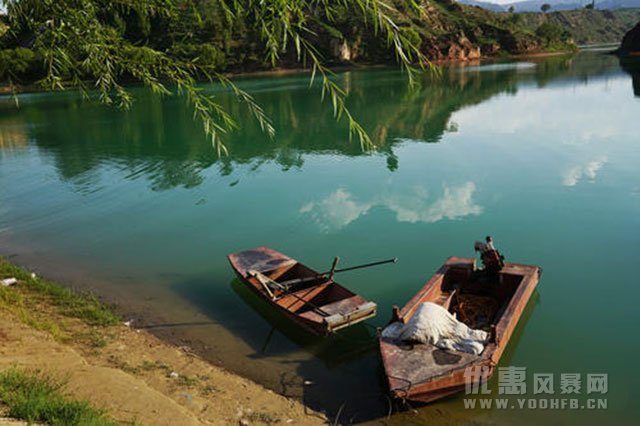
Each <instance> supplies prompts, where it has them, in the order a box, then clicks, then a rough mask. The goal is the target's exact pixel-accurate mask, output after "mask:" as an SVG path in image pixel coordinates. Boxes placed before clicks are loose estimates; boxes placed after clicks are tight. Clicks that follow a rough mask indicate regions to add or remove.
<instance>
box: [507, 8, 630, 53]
mask: <svg viewBox="0 0 640 426" xmlns="http://www.w3.org/2000/svg"><path fill="white" fill-rule="evenodd" d="M519 15H521V16H522V21H521V22H522V25H523V26H524V27H526V28H528V29H529V30H535V28H538V27H539V26H540V25H541V24H543V23H545V22H550V23H552V24H555V25H558V26H560V27H562V28H563V29H564V30H566V31H567V32H569V33H570V34H571V36H572V37H573V39H574V40H575V42H576V43H577V44H597V43H619V42H620V40H622V37H624V35H625V34H626V32H627V31H629V30H630V29H631V28H633V27H634V25H636V24H637V23H638V22H640V8H638V9H619V10H587V9H580V10H564V11H559V12H548V13H520V14H519Z"/></svg>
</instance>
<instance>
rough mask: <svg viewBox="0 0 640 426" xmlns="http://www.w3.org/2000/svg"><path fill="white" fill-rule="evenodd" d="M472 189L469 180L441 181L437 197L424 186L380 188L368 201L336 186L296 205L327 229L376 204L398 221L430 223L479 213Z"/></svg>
mask: <svg viewBox="0 0 640 426" xmlns="http://www.w3.org/2000/svg"><path fill="white" fill-rule="evenodd" d="M475 191H476V186H475V184H474V183H473V182H466V183H463V184H461V185H447V184H445V185H443V188H442V194H441V195H439V196H438V197H437V198H436V197H432V196H430V194H429V191H428V190H427V188H425V187H424V186H417V187H415V188H413V189H412V190H409V191H406V192H405V193H403V192H401V191H391V190H389V189H387V190H385V189H382V191H381V193H380V194H377V195H375V196H374V198H373V199H372V200H370V201H367V202H358V201H356V200H355V199H354V197H353V195H352V194H351V193H350V192H349V191H347V190H345V189H344V188H339V189H337V190H335V191H334V192H332V193H331V194H329V195H328V196H326V197H325V198H323V199H321V200H319V201H312V202H309V203H307V204H305V205H304V206H302V207H301V208H300V213H302V214H305V215H309V216H310V217H311V218H313V220H314V221H315V222H316V223H318V225H319V226H320V227H321V228H322V230H324V231H327V232H328V231H336V230H338V229H341V228H344V227H345V226H347V225H349V224H350V223H351V222H353V221H355V220H356V219H358V218H359V217H360V216H363V215H365V214H367V213H368V212H369V210H370V209H371V208H373V207H376V206H381V207H385V208H387V209H389V210H390V211H392V212H393V213H395V217H396V220H397V221H398V222H408V223H417V222H423V223H434V222H438V221H440V220H442V219H460V218H463V217H465V216H469V215H479V214H480V213H482V207H481V206H479V205H477V204H476V203H475V202H474V201H473V194H474V192H475Z"/></svg>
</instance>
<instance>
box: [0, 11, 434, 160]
mask: <svg viewBox="0 0 640 426" xmlns="http://www.w3.org/2000/svg"><path fill="white" fill-rule="evenodd" d="M394 3H399V4H401V5H402V7H403V8H405V9H409V10H412V11H413V13H415V14H420V13H422V11H421V9H420V7H419V2H418V1H416V0H404V1H400V2H394ZM5 5H6V8H7V16H6V17H4V20H5V25H6V26H7V27H8V30H6V31H5V32H4V34H2V33H0V58H2V60H0V81H3V80H4V81H6V82H8V83H9V85H10V86H12V87H15V85H16V84H18V83H22V82H24V80H25V79H26V80H29V79H32V80H33V81H34V82H36V83H37V84H38V85H39V86H40V87H42V88H43V89H46V90H64V89H67V88H72V87H73V88H78V89H80V90H81V91H82V93H83V94H84V95H85V96H86V97H92V96H97V98H98V99H99V100H100V101H101V102H103V103H105V104H110V105H111V104H113V105H117V106H118V107H120V108H125V109H126V108H128V107H129V106H130V105H131V102H132V101H133V99H132V95H131V93H130V91H129V90H128V89H127V85H126V83H128V82H139V83H142V84H144V85H145V86H146V87H148V88H150V89H151V90H153V91H154V92H156V93H160V94H163V95H169V94H172V93H179V94H182V95H185V96H186V98H187V99H188V101H189V102H190V104H191V105H192V107H193V110H194V116H195V117H196V118H197V119H198V120H200V121H201V123H202V124H203V126H204V130H205V132H206V134H207V135H208V136H209V137H210V138H211V141H212V143H213V144H214V146H215V147H216V148H217V149H218V150H219V152H223V151H225V150H226V148H225V146H224V143H223V139H221V137H223V135H224V134H226V133H228V132H229V131H231V130H233V129H235V128H237V127H238V126H239V123H238V122H237V119H236V117H234V116H233V115H232V114H231V113H230V112H229V111H227V110H226V109H225V108H224V107H223V106H222V105H221V104H219V103H218V102H217V101H216V98H215V97H214V96H213V95H211V94H207V93H206V92H205V91H204V90H203V89H202V88H201V87H199V86H198V85H197V83H198V81H201V80H208V81H216V82H219V83H220V84H222V85H223V86H225V87H227V88H228V89H229V90H232V91H233V93H234V94H235V96H236V97H237V100H238V101H239V102H241V103H243V104H244V105H245V106H246V107H247V108H248V109H249V111H250V112H251V113H252V115H253V117H254V118H255V119H256V120H257V121H258V122H259V124H260V126H261V127H262V129H263V130H264V131H265V132H266V133H267V134H268V135H270V136H273V134H274V132H275V129H274V127H273V125H272V123H271V120H270V118H269V117H268V116H267V115H266V114H265V113H264V111H263V110H262V108H261V107H260V105H258V104H257V103H256V102H255V101H254V100H253V98H252V97H251V96H250V95H249V94H248V93H246V92H244V91H243V90H241V89H240V88H238V87H237V86H236V85H235V84H234V83H233V82H232V81H231V80H229V78H228V77H227V76H226V75H225V74H223V73H222V71H223V70H224V69H225V67H227V66H228V65H229V62H232V61H235V60H237V58H238V57H241V56H242V58H243V63H244V64H246V63H250V62H251V61H252V60H253V61H255V62H257V63H259V62H267V63H270V64H271V65H276V63H278V62H279V61H281V60H283V59H287V60H291V61H296V62H298V63H299V64H300V65H302V66H305V67H308V68H309V69H310V71H311V81H312V82H313V81H314V80H315V79H318V80H320V81H321V84H322V87H323V98H324V97H326V98H327V99H328V100H329V101H330V102H331V105H332V107H333V111H334V114H335V116H336V118H337V119H346V120H347V121H348V124H349V129H350V135H355V136H356V137H358V138H359V140H360V142H361V144H362V145H363V146H370V145H371V143H372V142H371V140H370V138H369V136H368V135H367V133H366V132H365V131H364V129H363V128H362V127H361V126H360V124H359V123H358V121H356V119H355V118H354V117H353V116H352V115H351V113H350V112H349V110H348V108H347V107H346V104H345V97H346V92H345V90H344V89H343V88H342V87H341V86H340V85H339V84H338V83H337V82H336V80H335V79H334V78H333V74H332V72H331V71H330V69H329V68H328V65H327V63H326V55H325V52H326V50H327V47H326V46H325V45H324V44H323V38H322V37H320V36H319V34H320V33H321V32H327V31H338V32H339V31H340V30H339V29H337V28H336V23H337V22H340V23H341V24H344V25H348V24H349V22H350V21H354V20H357V21H358V22H359V23H360V24H364V25H366V26H367V28H369V30H370V32H371V33H372V34H374V35H375V38H376V39H377V40H378V41H379V42H380V43H382V44H384V45H385V46H387V47H388V48H389V49H390V51H392V52H393V54H394V55H395V58H396V60H397V61H398V63H399V64H400V65H401V66H402V67H403V68H404V69H405V70H406V71H407V74H408V76H409V79H410V81H412V79H413V76H414V73H415V72H416V71H417V69H418V68H424V67H425V66H428V61H427V60H426V58H425V57H424V55H423V54H422V53H421V52H420V50H419V46H417V45H416V43H417V42H419V38H418V40H417V41H416V39H415V37H412V34H411V32H410V31H405V30H403V28H400V27H399V26H398V25H396V23H395V22H394V14H395V13H396V10H395V9H394V7H392V5H390V4H388V3H386V2H384V1H381V0H271V1H264V0H5ZM240 39H242V40H244V42H243V43H242V50H241V51H240V49H238V48H237V47H238V40H240ZM34 57H35V58H37V59H38V60H37V61H34V60H33V59H34ZM2 64H5V65H2ZM94 94H97V95H94Z"/></svg>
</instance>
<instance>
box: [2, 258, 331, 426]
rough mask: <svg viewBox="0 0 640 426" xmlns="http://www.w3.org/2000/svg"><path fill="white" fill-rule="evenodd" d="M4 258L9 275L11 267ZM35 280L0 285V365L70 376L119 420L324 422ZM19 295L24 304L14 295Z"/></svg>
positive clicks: (71, 385)
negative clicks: (97, 321) (64, 307)
mask: <svg viewBox="0 0 640 426" xmlns="http://www.w3.org/2000/svg"><path fill="white" fill-rule="evenodd" d="M0 262H2V263H3V265H0V266H2V268H0V279H4V278H7V277H6V276H5V275H7V272H8V271H11V270H9V269H7V265H8V263H7V262H5V261H3V260H2V259H0ZM31 280H33V281H31ZM38 280H42V279H41V278H38V277H35V278H32V277H30V276H28V275H22V276H19V282H18V284H16V285H14V286H12V287H4V288H2V289H1V292H0V301H1V302H2V303H0V342H1V344H0V371H3V370H5V369H7V368H11V367H18V368H23V369H26V370H42V371H44V372H46V373H48V374H52V375H54V376H56V377H61V378H65V380H66V381H67V384H66V386H65V391H66V392H67V393H68V394H69V395H70V396H71V397H73V398H78V399H84V400H88V401H89V402H91V403H92V405H94V406H95V407H97V408H104V409H106V410H108V412H109V414H110V415H111V416H112V417H113V418H114V419H116V420H117V421H120V422H132V421H135V422H138V423H139V424H150V425H163V424H166V425H171V424H184V425H190V424H193V425H197V424H213V425H218V424H230V425H232V424H235V425H237V424H276V423H278V424H309V425H313V424H325V423H326V418H325V417H324V416H322V415H321V414H318V413H315V412H313V411H311V410H309V409H308V408H306V407H305V406H304V405H303V404H301V403H300V402H298V401H296V400H293V399H289V398H286V397H284V396H281V395H278V394H276V393H274V392H273V391H270V390H267V389H266V388H264V387H262V386H260V385H258V384H256V383H254V382H252V381H251V380H248V379H245V378H243V377H240V376H238V375H236V374H233V373H230V372H228V371H226V370H224V369H223V368H220V367H217V366H214V365H212V364H210V363H208V362H207V361H205V360H203V359H201V358H199V357H198V356H197V355H196V354H194V353H193V352H192V351H191V350H190V348H187V347H175V346H172V345H170V344H167V343H165V342H164V341H162V340H160V339H159V338H157V337H155V336H154V335H152V334H150V333H148V332H146V331H144V330H138V329H135V328H134V327H133V326H131V324H129V326H128V325H125V324H116V325H108V326H101V325H90V324H88V323H87V322H86V321H83V320H82V319H80V318H74V317H70V316H68V315H65V313H64V312H63V311H61V308H60V306H58V305H57V304H56V303H54V302H53V301H51V300H49V299H47V297H40V296H39V295H38V294H37V293H34V290H33V288H34V286H37V283H38ZM40 291H41V290H40ZM18 296H20V297H19V298H17V299H16V300H19V301H20V303H18V302H15V301H11V300H10V299H12V298H14V297H18ZM8 300H9V302H8ZM17 305H20V306H18V307H16V306H17ZM0 408H1V404H0ZM0 417H1V416H0Z"/></svg>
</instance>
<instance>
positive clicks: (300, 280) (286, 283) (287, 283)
mask: <svg viewBox="0 0 640 426" xmlns="http://www.w3.org/2000/svg"><path fill="white" fill-rule="evenodd" d="M338 260H339V258H338V257H336V258H335V259H334V261H333V262H334V263H333V266H332V267H331V270H330V271H327V272H323V273H321V274H318V275H316V276H313V277H306V278H294V279H292V280H288V281H283V282H281V283H280V285H282V286H285V287H287V286H290V285H291V284H298V283H306V282H309V281H315V280H317V279H320V278H324V277H326V276H327V275H329V276H330V279H333V274H337V273H338V272H347V271H353V270H355V269H362V268H370V267H372V266H378V265H384V264H386V263H396V262H397V261H398V258H397V257H394V258H393V259H387V260H381V261H379V262H371V263H365V264H364V265H358V266H351V267H349V268H342V269H335V267H336V265H337V263H338Z"/></svg>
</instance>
